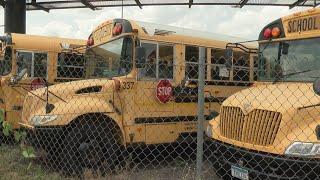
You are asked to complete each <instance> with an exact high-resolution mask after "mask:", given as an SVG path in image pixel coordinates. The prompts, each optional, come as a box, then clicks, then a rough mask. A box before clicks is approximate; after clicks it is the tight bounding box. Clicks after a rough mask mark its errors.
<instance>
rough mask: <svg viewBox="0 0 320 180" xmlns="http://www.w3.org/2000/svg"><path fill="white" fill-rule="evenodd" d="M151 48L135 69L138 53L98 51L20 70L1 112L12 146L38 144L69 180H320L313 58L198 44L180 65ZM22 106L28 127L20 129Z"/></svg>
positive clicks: (165, 49) (47, 163) (40, 156)
mask: <svg viewBox="0 0 320 180" xmlns="http://www.w3.org/2000/svg"><path fill="white" fill-rule="evenodd" d="M145 47H146V56H145V57H144V58H141V59H135V62H134V63H132V61H131V60H130V59H132V57H131V56H132V55H131V54H125V55H118V54H117V53H116V52H115V53H102V52H98V51H97V52H90V53H87V55H80V54H77V53H69V54H64V53H61V54H59V58H58V62H57V64H56V65H53V64H48V63H47V62H46V59H47V57H46V55H44V54H38V55H35V56H34V58H35V59H34V61H32V64H30V62H31V61H25V62H27V63H26V64H27V65H23V66H22V65H21V66H19V64H18V69H19V67H21V70H20V69H19V71H22V70H24V69H26V70H25V71H26V74H24V75H23V78H22V79H21V80H20V81H17V82H14V83H13V84H11V85H10V86H7V87H6V88H7V91H9V90H10V88H12V89H15V90H17V91H21V92H22V89H23V90H24V91H23V92H24V93H21V98H19V100H14V98H11V101H5V103H6V105H4V106H2V107H1V108H2V109H3V113H1V116H3V117H4V121H3V122H2V126H1V128H2V137H1V138H2V141H5V142H3V143H13V142H14V141H16V143H17V141H18V142H19V143H20V144H22V145H23V146H24V147H29V148H31V149H32V152H34V155H35V157H33V156H31V157H33V160H32V161H34V162H35V163H37V164H39V165H41V167H42V168H43V170H44V171H48V172H52V171H54V172H57V173H60V175H61V178H90V177H92V178H105V179H232V178H234V179H237V178H238V179H319V178H320V175H319V172H320V163H319V162H320V161H319V159H318V158H319V153H320V144H319V139H320V126H319V121H318V116H319V113H320V111H319V102H320V97H319V95H317V93H318V92H319V87H320V86H319V83H317V81H315V82H314V83H311V82H312V81H314V80H315V79H316V77H318V75H317V73H318V70H315V71H313V70H312V69H314V68H315V67H314V64H312V61H314V60H313V59H311V57H307V56H306V57H305V58H296V60H292V61H286V60H284V61H283V62H279V63H278V64H277V62H274V61H272V60H273V59H274V58H268V59H266V58H265V59H263V61H264V62H262V61H260V62H259V63H258V60H257V57H256V55H252V54H248V53H245V52H241V51H235V50H234V51H233V52H232V54H231V56H228V55H227V54H228V53H227V50H226V49H209V48H208V49H205V48H198V47H194V46H190V47H187V49H186V53H185V54H184V56H185V57H184V58H183V61H179V60H177V59H176V58H175V57H174V55H173V54H174V53H173V52H174V51H173V47H172V46H170V45H163V46H162V47H156V46H153V45H152V44H149V45H145ZM157 48H158V49H157ZM208 51H210V52H208ZM229 54H230V52H229ZM20 55H21V56H22V55H23V54H20ZM209 55H210V56H209ZM21 56H19V57H18V58H17V59H18V61H17V62H18V63H19V58H20V60H21V61H20V62H21V63H22V62H24V61H23V57H21ZM208 57H211V58H208ZM24 58H26V57H24ZM25 60H28V59H25ZM270 61H272V62H270ZM302 61H303V62H302ZM28 63H29V64H28ZM5 64H6V63H5ZM22 64H23V63H22ZM258 64H259V69H258ZM50 66H52V67H50ZM293 68H296V69H293ZM50 69H54V70H53V72H55V74H56V77H55V79H52V78H51V77H50V76H51V75H50V73H48V71H49V70H50ZM2 74H3V73H2ZM29 74H30V76H29ZM28 78H30V79H34V78H42V79H43V81H42V83H43V84H42V86H35V84H33V85H32V84H30V82H31V81H23V80H24V79H28ZM257 78H258V79H257ZM50 79H51V80H50ZM256 80H258V81H256ZM202 84H203V86H202ZM31 85H32V86H31ZM32 87H34V88H33V89H32ZM5 92H6V91H3V92H1V93H5ZM2 99H4V100H6V99H5V98H4V97H2ZM13 101H14V102H13ZM19 103H20V104H21V106H22V108H21V109H17V110H15V112H16V114H15V117H16V118H17V119H18V120H19V121H10V118H11V117H10V116H11V115H10V114H11V113H10V112H11V111H13V110H12V109H11V108H12V106H13V105H17V104H19ZM19 106H20V105H19ZM202 118H203V121H200V120H202ZM11 119H12V118H11ZM197 123H198V124H197ZM8 124H10V125H8ZM9 126H10V128H9V130H8V127H9ZM7 131H10V133H8V132H7ZM4 134H5V135H4ZM197 137H198V141H197ZM197 152H198V154H197ZM197 161H198V162H197ZM197 170H198V171H197Z"/></svg>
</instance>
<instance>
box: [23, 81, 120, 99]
mask: <svg viewBox="0 0 320 180" xmlns="http://www.w3.org/2000/svg"><path fill="white" fill-rule="evenodd" d="M113 85H114V83H113V81H110V80H108V79H90V80H80V81H72V82H67V83H60V84H56V85H52V86H49V88H48V90H49V100H50V99H51V97H53V98H54V99H55V98H61V99H62V98H69V97H73V96H74V95H77V94H78V95H81V94H89V93H99V92H101V91H102V89H105V90H111V91H112V90H113V88H106V87H109V86H110V87H113ZM46 92H47V90H46V88H39V89H37V90H34V91H32V92H30V93H29V94H28V95H32V94H34V95H37V96H40V97H42V98H45V97H46V94H47V93H46Z"/></svg>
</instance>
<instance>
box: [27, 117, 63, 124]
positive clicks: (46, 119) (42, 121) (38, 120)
mask: <svg viewBox="0 0 320 180" xmlns="http://www.w3.org/2000/svg"><path fill="white" fill-rule="evenodd" d="M57 118H58V116H57V115H36V116H33V117H32V118H31V120H30V122H31V123H32V124H33V125H35V126H37V125H41V124H45V123H48V122H50V121H54V120H56V119H57Z"/></svg>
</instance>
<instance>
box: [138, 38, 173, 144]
mask: <svg viewBox="0 0 320 180" xmlns="http://www.w3.org/2000/svg"><path fill="white" fill-rule="evenodd" d="M141 46H142V47H144V48H145V51H146V61H145V64H144V65H143V66H142V67H141V68H139V70H138V75H137V76H138V80H137V82H136V85H135V86H134V93H135V94H134V106H135V124H141V125H146V127H148V128H146V138H147V141H149V142H154V141H153V138H157V136H160V135H158V134H154V132H163V131H159V129H157V128H161V127H162V125H164V124H166V122H167V121H168V117H172V116H175V114H174V102H173V101H171V100H169V101H165V102H164V101H163V102H161V99H160V100H159V98H158V97H157V86H158V84H159V82H160V81H161V80H166V81H168V82H169V83H170V84H171V85H172V86H174V81H173V71H174V46H173V45H172V44H163V43H156V42H141ZM152 133H153V134H152ZM163 135H164V134H163ZM148 138H149V140H148Z"/></svg>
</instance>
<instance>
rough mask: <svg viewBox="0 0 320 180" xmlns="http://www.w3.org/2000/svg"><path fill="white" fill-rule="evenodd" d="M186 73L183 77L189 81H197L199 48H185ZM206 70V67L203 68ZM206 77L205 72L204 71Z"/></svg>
mask: <svg viewBox="0 0 320 180" xmlns="http://www.w3.org/2000/svg"><path fill="white" fill-rule="evenodd" d="M185 61H186V73H185V76H186V77H188V78H189V79H191V80H198V71H199V47H197V46H186V48H185ZM205 63H207V49H205ZM205 69H207V65H206V66H205ZM205 76H207V71H205Z"/></svg>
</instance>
